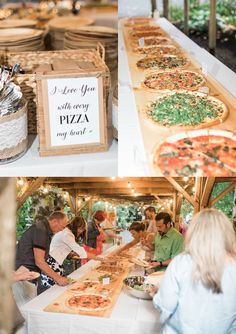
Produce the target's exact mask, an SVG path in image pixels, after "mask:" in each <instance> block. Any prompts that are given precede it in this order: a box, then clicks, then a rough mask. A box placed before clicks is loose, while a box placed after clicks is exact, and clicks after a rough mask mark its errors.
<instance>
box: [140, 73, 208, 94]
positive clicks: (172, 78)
mask: <svg viewBox="0 0 236 334" xmlns="http://www.w3.org/2000/svg"><path fill="white" fill-rule="evenodd" d="M204 83H205V79H204V76H203V75H202V74H200V73H197V72H194V71H189V70H181V71H161V72H156V73H153V74H151V75H148V76H147V77H146V78H145V80H144V82H143V86H144V88H148V89H149V90H152V91H155V90H161V91H172V90H179V89H181V90H183V89H184V90H191V91H193V90H197V89H199V87H201V86H202V85H203V84H204Z"/></svg>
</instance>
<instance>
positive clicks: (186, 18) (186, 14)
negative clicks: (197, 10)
mask: <svg viewBox="0 0 236 334" xmlns="http://www.w3.org/2000/svg"><path fill="white" fill-rule="evenodd" d="M188 22H189V0H184V33H185V34H186V35H189V26H188Z"/></svg>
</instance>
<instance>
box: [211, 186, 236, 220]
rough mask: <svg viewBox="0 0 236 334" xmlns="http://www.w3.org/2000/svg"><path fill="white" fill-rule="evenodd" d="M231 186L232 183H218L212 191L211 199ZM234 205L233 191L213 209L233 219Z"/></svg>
mask: <svg viewBox="0 0 236 334" xmlns="http://www.w3.org/2000/svg"><path fill="white" fill-rule="evenodd" d="M230 184H231V183H230V182H222V183H217V184H216V185H215V187H214V189H213V191H212V195H211V199H213V198H215V197H216V196H218V195H219V194H220V193H221V192H222V191H224V190H225V189H226V188H227V187H228V186H229V185H230ZM233 204H234V190H231V191H230V192H228V193H227V194H226V195H225V196H224V197H222V198H221V199H220V200H219V201H218V202H217V203H216V204H215V205H214V206H213V207H214V208H216V209H218V210H221V211H223V212H224V213H225V214H226V216H227V217H228V218H230V219H232V216H233Z"/></svg>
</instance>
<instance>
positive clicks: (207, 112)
mask: <svg viewBox="0 0 236 334" xmlns="http://www.w3.org/2000/svg"><path fill="white" fill-rule="evenodd" d="M144 116H145V117H146V118H147V119H148V120H150V121H151V122H152V123H154V124H157V125H162V126H165V127H173V128H174V127H175V128H180V129H183V128H185V129H197V128H204V127H209V126H212V125H215V124H218V123H222V122H223V121H224V120H225V119H226V117H227V116H228V109H227V107H226V106H225V104H224V103H223V102H222V101H220V100H218V99H216V98H214V97H212V96H207V95H205V94H203V93H199V92H188V91H180V92H172V93H168V94H165V95H164V96H163V95H162V96H160V97H158V98H157V99H156V100H155V101H154V102H151V103H150V104H148V105H147V106H146V107H145V109H144Z"/></svg>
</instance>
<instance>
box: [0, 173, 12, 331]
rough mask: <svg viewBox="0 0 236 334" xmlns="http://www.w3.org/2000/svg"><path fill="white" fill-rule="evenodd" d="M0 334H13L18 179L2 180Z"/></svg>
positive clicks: (0, 211) (0, 195)
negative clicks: (13, 285) (13, 278)
mask: <svg viewBox="0 0 236 334" xmlns="http://www.w3.org/2000/svg"><path fill="white" fill-rule="evenodd" d="M0 207H1V210H0V221H1V233H0V252H1V256H0V280H1V284H0V296H1V298H0V332H1V333H6V334H8V333H13V322H14V316H15V315H14V314H13V310H14V308H13V298H12V286H11V285H12V273H13V270H14V258H15V248H16V237H15V236H16V179H15V178H13V177H1V178H0Z"/></svg>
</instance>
